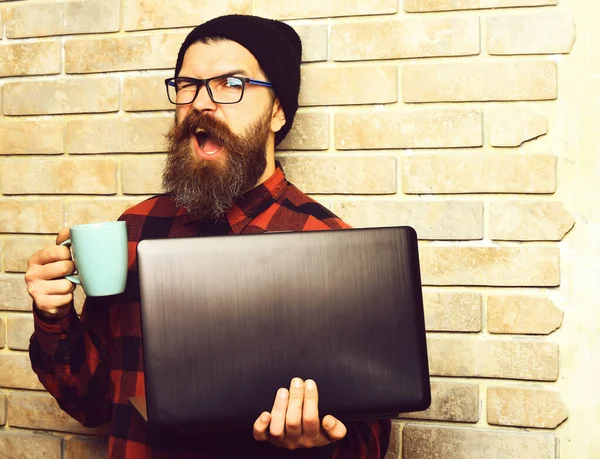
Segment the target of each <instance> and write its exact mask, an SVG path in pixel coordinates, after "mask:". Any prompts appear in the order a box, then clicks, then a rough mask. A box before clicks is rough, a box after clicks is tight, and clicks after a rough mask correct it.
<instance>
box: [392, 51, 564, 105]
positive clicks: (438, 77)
mask: <svg viewBox="0 0 600 459" xmlns="http://www.w3.org/2000/svg"><path fill="white" fill-rule="evenodd" d="M557 80H558V78H557V67H556V62H553V61H547V60H544V61H541V60H531V61H525V60H520V61H513V62H504V61H490V62H452V63H438V64H411V65H406V66H405V67H403V69H402V95H403V99H404V102H469V101H509V100H550V99H556V96H557Z"/></svg>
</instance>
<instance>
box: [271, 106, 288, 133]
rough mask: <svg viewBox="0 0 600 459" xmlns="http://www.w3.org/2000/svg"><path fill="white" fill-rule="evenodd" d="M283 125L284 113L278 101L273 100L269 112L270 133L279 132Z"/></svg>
mask: <svg viewBox="0 0 600 459" xmlns="http://www.w3.org/2000/svg"><path fill="white" fill-rule="evenodd" d="M284 125H285V113H284V112H283V108H282V107H281V103H280V102H279V99H275V101H274V102H273V109H272V112H271V131H273V132H279V131H280V130H281V128H282V127H283V126H284Z"/></svg>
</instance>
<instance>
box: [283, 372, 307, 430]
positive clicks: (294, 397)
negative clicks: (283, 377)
mask: <svg viewBox="0 0 600 459" xmlns="http://www.w3.org/2000/svg"><path fill="white" fill-rule="evenodd" d="M303 403H304V381H302V379H300V378H294V379H292V382H291V383H290V399H289V401H288V407H287V413H286V416H285V438H286V440H291V441H292V442H293V441H295V440H297V439H299V438H300V437H301V436H302V405H303Z"/></svg>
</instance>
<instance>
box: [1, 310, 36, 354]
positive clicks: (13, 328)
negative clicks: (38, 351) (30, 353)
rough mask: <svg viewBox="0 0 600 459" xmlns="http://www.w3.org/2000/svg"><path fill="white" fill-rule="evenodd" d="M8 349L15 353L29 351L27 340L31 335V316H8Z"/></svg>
mask: <svg viewBox="0 0 600 459" xmlns="http://www.w3.org/2000/svg"><path fill="white" fill-rule="evenodd" d="M7 323H8V347H9V348H10V349H12V350H15V351H26V350H28V349H29V338H31V335H33V314H19V315H10V316H8V320H7Z"/></svg>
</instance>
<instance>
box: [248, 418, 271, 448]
mask: <svg viewBox="0 0 600 459" xmlns="http://www.w3.org/2000/svg"><path fill="white" fill-rule="evenodd" d="M270 420H271V415H270V414H269V413H268V412H267V411H265V412H264V413H262V414H261V415H260V416H259V417H258V419H257V420H256V422H255V423H254V427H253V429H252V434H253V435H254V439H255V440H257V441H267V440H268V439H269V432H268V430H267V429H268V428H269V421H270Z"/></svg>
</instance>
